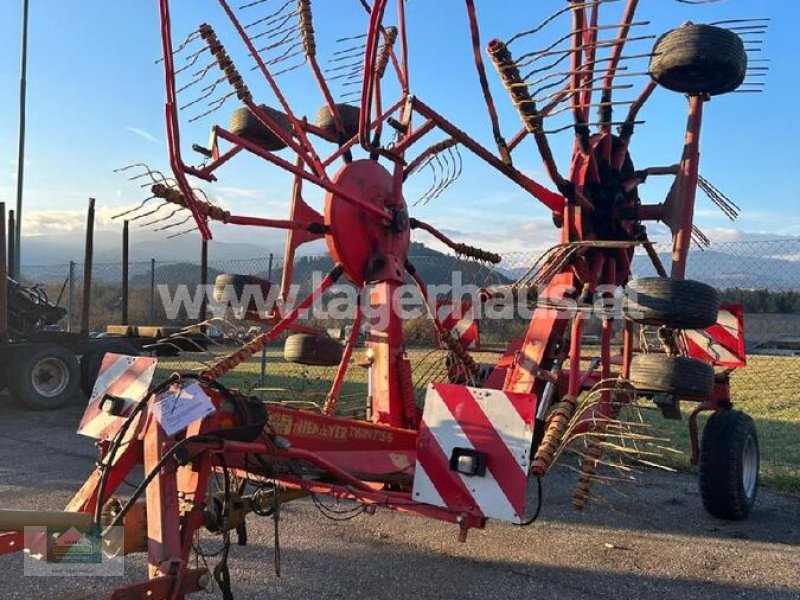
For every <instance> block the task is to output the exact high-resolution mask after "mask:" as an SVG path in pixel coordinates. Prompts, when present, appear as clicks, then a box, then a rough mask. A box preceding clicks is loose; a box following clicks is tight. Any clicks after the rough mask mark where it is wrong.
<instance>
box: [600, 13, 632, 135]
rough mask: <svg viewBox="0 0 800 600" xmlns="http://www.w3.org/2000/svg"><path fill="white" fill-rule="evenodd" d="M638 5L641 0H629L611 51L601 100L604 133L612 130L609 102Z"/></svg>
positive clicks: (601, 127)
mask: <svg viewBox="0 0 800 600" xmlns="http://www.w3.org/2000/svg"><path fill="white" fill-rule="evenodd" d="M638 5H639V0H628V3H627V5H626V6H625V13H624V15H623V17H622V23H621V24H620V28H619V33H618V34H617V40H616V43H615V44H614V47H613V49H612V51H611V61H610V64H609V67H608V70H607V71H606V76H605V79H604V81H603V87H602V92H601V102H602V103H603V108H601V110H600V122H601V126H600V129H601V131H602V132H603V133H608V132H609V131H610V130H611V119H612V116H611V114H612V108H611V105H610V104H609V103H610V102H611V99H612V95H613V91H612V86H613V84H614V77H615V76H616V74H617V68H618V67H619V62H620V57H621V56H622V52H623V50H624V49H625V42H626V40H627V39H628V34H629V33H630V29H631V24H632V23H633V18H634V15H635V14H636V9H637V7H638Z"/></svg>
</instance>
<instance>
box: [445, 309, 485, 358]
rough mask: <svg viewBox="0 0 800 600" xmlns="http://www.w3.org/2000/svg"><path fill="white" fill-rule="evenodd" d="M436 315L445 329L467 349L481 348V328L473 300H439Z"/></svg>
mask: <svg viewBox="0 0 800 600" xmlns="http://www.w3.org/2000/svg"><path fill="white" fill-rule="evenodd" d="M436 316H437V318H438V319H439V322H440V323H441V324H442V327H443V328H444V329H445V331H449V332H450V334H451V335H452V336H453V337H454V338H456V339H457V340H458V341H459V342H461V345H462V346H463V347H464V349H465V350H478V349H479V348H480V342H481V338H480V328H479V326H478V318H477V316H476V314H475V306H474V305H473V304H472V301H471V300H463V301H456V300H437V301H436Z"/></svg>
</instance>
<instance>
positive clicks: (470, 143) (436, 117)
mask: <svg viewBox="0 0 800 600" xmlns="http://www.w3.org/2000/svg"><path fill="white" fill-rule="evenodd" d="M412 102H413V108H414V110H415V111H416V112H418V113H419V114H420V115H421V116H422V117H424V118H426V119H429V120H432V121H434V122H435V124H436V126H437V127H439V129H441V130H442V131H444V132H445V133H446V134H448V135H449V136H451V137H453V138H455V139H457V140H458V142H459V143H460V144H461V145H462V146H464V147H465V148H467V149H468V150H469V151H470V152H472V153H473V154H475V155H476V156H477V157H478V158H480V159H481V160H483V161H484V162H486V163H488V164H489V165H491V166H492V167H494V168H495V169H497V170H498V171H499V172H500V173H502V174H503V175H505V176H506V177H508V178H509V179H511V180H512V181H513V182H515V183H516V184H517V185H519V186H520V187H521V188H522V189H524V190H525V191H527V192H528V193H530V194H532V195H533V196H534V197H535V198H536V199H537V200H539V202H541V203H542V204H544V205H545V206H546V207H547V208H549V209H550V210H551V211H553V212H555V213H561V212H562V211H563V209H564V196H562V195H561V194H558V193H556V192H553V191H551V190H549V189H547V188H546V187H544V186H543V185H542V184H540V183H538V182H536V181H534V180H533V179H531V178H530V177H527V176H526V175H524V174H523V173H522V172H520V171H518V170H517V169H516V168H514V167H513V166H511V165H508V164H506V163H504V162H503V161H502V160H501V159H499V158H498V157H497V156H495V155H494V154H492V153H491V152H489V151H488V150H487V149H486V148H484V147H483V146H481V145H480V144H479V143H478V142H476V141H475V140H474V139H472V138H471V137H469V136H468V135H467V134H466V133H464V132H463V131H461V130H460V129H459V128H458V127H456V126H455V125H453V124H452V123H451V122H449V121H448V120H447V119H445V118H444V117H443V116H441V115H440V114H439V113H437V112H436V111H434V110H433V109H432V108H430V107H429V106H428V105H426V104H425V103H423V102H422V101H421V100H419V99H417V98H413V100H412Z"/></svg>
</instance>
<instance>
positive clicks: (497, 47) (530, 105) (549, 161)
mask: <svg viewBox="0 0 800 600" xmlns="http://www.w3.org/2000/svg"><path fill="white" fill-rule="evenodd" d="M488 52H489V55H490V56H491V57H492V60H493V61H494V65H495V68H496V69H497V72H498V73H499V74H500V78H501V79H502V81H503V84H504V85H505V87H506V89H507V90H508V93H509V94H510V95H511V99H512V101H513V103H514V105H515V106H516V108H517V110H518V111H519V114H520V117H521V118H522V122H523V123H524V124H525V129H526V130H527V132H528V133H532V134H533V136H534V139H535V141H536V146H537V147H538V149H539V154H540V155H541V157H542V161H543V162H544V166H545V169H546V170H547V174H548V175H549V176H550V179H551V180H552V181H553V183H554V184H555V186H556V187H557V188H558V190H559V191H560V192H561V193H562V194H568V190H569V187H570V184H569V181H567V180H566V179H565V178H564V177H563V176H562V175H561V174H560V173H559V172H558V167H557V166H556V161H555V158H554V157H553V151H552V149H551V148H550V142H549V141H548V140H547V136H546V135H545V134H544V132H543V131H542V119H543V118H544V116H545V114H542V113H541V112H539V111H538V110H537V109H536V103H535V102H534V101H533V98H531V97H530V94H529V93H528V88H527V86H526V85H525V83H524V81H523V80H522V77H521V76H520V74H519V69H518V68H517V67H516V65H515V64H514V61H513V59H512V57H511V53H510V51H509V50H508V47H507V46H506V45H505V44H504V43H503V42H501V41H500V40H493V41H491V42H489V47H488ZM516 140H519V141H521V138H520V136H519V134H518V135H517V136H515V138H514V141H516ZM517 143H519V142H517ZM515 145H516V144H514V143H513V142H512V146H515Z"/></svg>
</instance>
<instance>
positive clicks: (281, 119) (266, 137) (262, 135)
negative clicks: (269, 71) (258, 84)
mask: <svg viewBox="0 0 800 600" xmlns="http://www.w3.org/2000/svg"><path fill="white" fill-rule="evenodd" d="M260 108H261V109H262V110H263V111H264V112H265V113H266V114H267V116H268V117H269V118H270V119H272V120H273V121H275V122H276V123H277V124H278V126H279V127H280V128H281V129H282V130H283V131H285V132H286V133H287V134H289V135H291V134H292V122H291V121H290V120H289V117H288V116H286V115H285V114H284V113H282V112H281V111H279V110H275V109H274V108H270V107H269V106H266V105H264V104H262V105H261V106H260ZM230 131H231V133H232V134H234V135H238V136H239V137H241V138H244V139H245V140H247V141H248V142H252V143H254V144H256V145H258V146H260V147H261V148H263V149H264V150H267V151H269V152H277V151H278V150H283V149H284V148H286V144H285V143H283V141H282V140H281V139H280V138H279V137H278V136H277V135H275V134H274V133H273V132H272V131H270V130H269V129H267V128H266V127H265V126H264V125H263V123H261V121H259V120H258V119H257V118H256V116H255V115H254V114H253V113H252V112H250V109H249V108H247V107H246V106H243V107H242V108H239V109H236V110H235V111H234V113H233V114H232V115H231V125H230Z"/></svg>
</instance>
